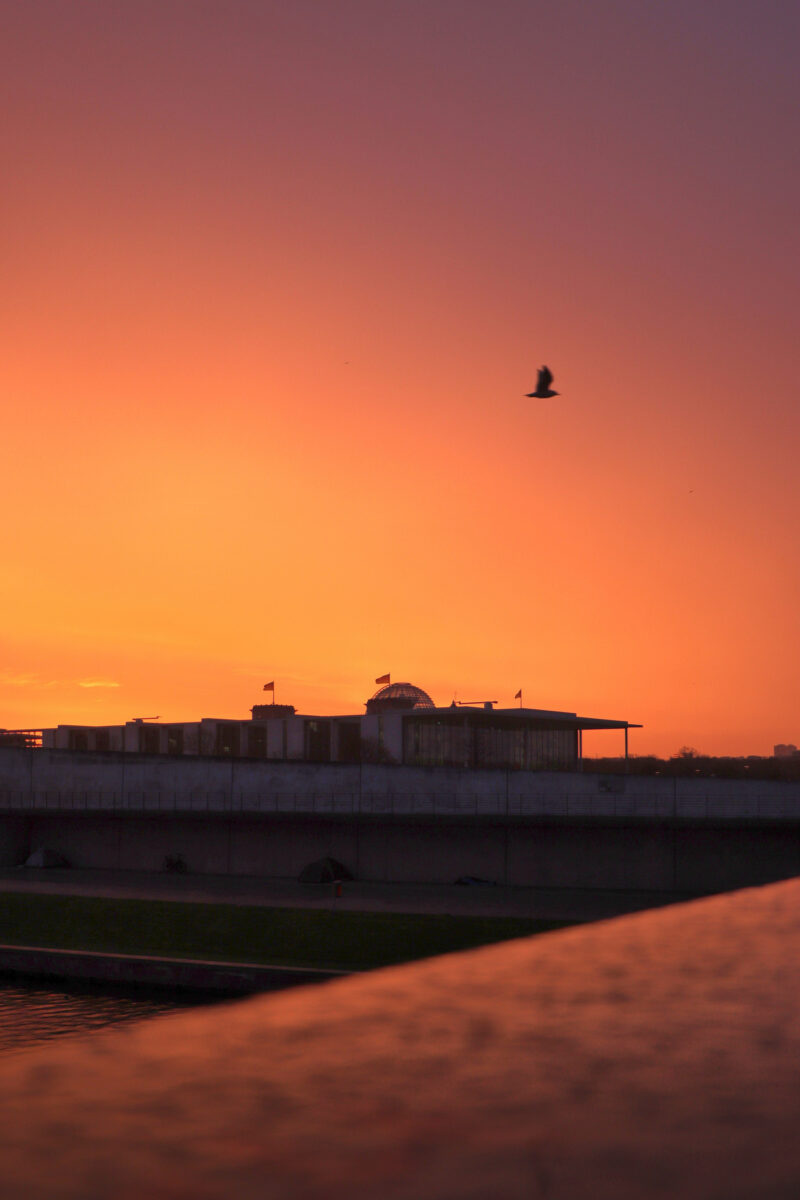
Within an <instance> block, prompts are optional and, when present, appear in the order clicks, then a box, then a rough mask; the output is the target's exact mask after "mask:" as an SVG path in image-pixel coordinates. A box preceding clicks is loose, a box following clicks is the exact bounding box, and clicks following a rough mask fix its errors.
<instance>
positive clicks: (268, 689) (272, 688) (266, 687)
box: [262, 679, 275, 693]
mask: <svg viewBox="0 0 800 1200" xmlns="http://www.w3.org/2000/svg"><path fill="white" fill-rule="evenodd" d="M262 690H263V691H265V692H273V693H274V691H275V680H274V679H273V681H272V683H265V684H264V687H263V689H262Z"/></svg>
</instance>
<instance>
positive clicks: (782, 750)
mask: <svg viewBox="0 0 800 1200" xmlns="http://www.w3.org/2000/svg"><path fill="white" fill-rule="evenodd" d="M773 754H774V757H775V758H795V757H796V756H800V750H798V749H797V746H794V745H793V744H792V743H791V742H786V743H784V742H778V745H777V746H775V748H774V750H773Z"/></svg>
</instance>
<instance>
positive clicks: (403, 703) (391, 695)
mask: <svg viewBox="0 0 800 1200" xmlns="http://www.w3.org/2000/svg"><path fill="white" fill-rule="evenodd" d="M435 707H436V705H435V704H434V703H433V701H432V700H431V698H430V696H429V695H428V693H427V692H423V690H422V688H418V687H416V686H415V685H414V684H413V683H387V685H386V687H382V688H378V691H377V692H376V693H375V695H374V696H372V697H371V698H370V699H369V700H368V701H367V712H368V713H378V712H391V711H393V710H400V709H406V710H407V709H409V708H435Z"/></svg>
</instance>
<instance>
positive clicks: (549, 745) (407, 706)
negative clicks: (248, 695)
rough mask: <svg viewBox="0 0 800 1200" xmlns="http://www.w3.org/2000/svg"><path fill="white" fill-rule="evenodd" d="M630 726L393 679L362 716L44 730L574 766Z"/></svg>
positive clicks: (285, 707)
mask: <svg viewBox="0 0 800 1200" xmlns="http://www.w3.org/2000/svg"><path fill="white" fill-rule="evenodd" d="M631 728H640V726H637V725H632V723H631V722H629V721H617V720H608V719H605V718H600V717H580V716H578V715H577V713H574V712H559V711H554V710H550V709H540V708H521V707H520V708H497V707H495V703H494V702H493V701H486V702H484V703H481V704H479V705H477V706H474V705H470V704H457V703H456V702H455V701H454V702H453V703H452V704H451V705H448V706H447V707H444V708H440V707H437V705H435V704H434V702H433V701H432V700H431V698H430V696H429V695H428V693H427V692H425V691H423V690H422V688H419V687H416V686H415V685H414V684H410V683H392V684H388V685H387V686H385V687H382V688H380V689H379V691H377V692H376V693H375V695H374V696H372V698H371V699H370V700H368V701H367V703H366V711H365V712H364V713H363V714H355V715H347V716H318V715H309V714H302V713H297V712H296V711H295V709H294V707H293V706H292V705H290V704H258V705H255V706H254V707H253V708H252V710H251V717H250V719H249V720H231V719H230V718H219V717H204V718H202V719H201V720H200V721H187V722H170V723H163V724H162V723H159V722H158V721H146V720H143V719H137V720H133V721H128V722H126V723H125V724H124V725H100V726H92V725H58V726H57V727H56V728H54V729H45V730H43V731H42V745H43V747H44V748H46V749H53V750H86V751H91V752H93V753H103V752H104V751H115V752H120V751H122V752H124V753H130V754H171V755H204V756H213V757H228V758H252V759H274V760H289V761H295V762H315V763H327V762H339V763H360V762H366V763H385V764H392V763H395V764H403V765H406V766H419V767H434V766H443V767H502V768H505V769H508V768H516V769H519V770H537V769H538V770H546V769H547V770H553V769H563V770H574V769H575V767H576V765H577V763H578V762H579V760H580V759H581V757H582V742H583V736H582V735H583V731H584V730H599V729H617V730H622V731H624V737H625V755H626V756H627V753H628V730H629V729H631Z"/></svg>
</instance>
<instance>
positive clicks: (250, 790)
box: [0, 747, 800, 891]
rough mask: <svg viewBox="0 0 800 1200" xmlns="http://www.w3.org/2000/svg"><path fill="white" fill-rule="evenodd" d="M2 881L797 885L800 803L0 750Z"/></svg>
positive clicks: (507, 777) (776, 792) (412, 773)
mask: <svg viewBox="0 0 800 1200" xmlns="http://www.w3.org/2000/svg"><path fill="white" fill-rule="evenodd" d="M0 814H1V815H0V866H12V865H15V864H17V863H19V862H20V861H23V860H24V858H25V857H26V856H27V854H28V853H29V852H30V851H31V850H33V849H35V848H36V847H37V846H39V845H46V846H48V847H50V848H51V849H53V850H57V851H59V852H60V853H62V854H63V855H64V856H65V857H66V858H67V859H69V861H70V862H71V863H72V864H73V865H74V866H76V867H97V868H102V867H113V868H118V869H121V870H160V869H161V868H162V867H163V863H164V859H165V857H166V856H167V855H177V854H180V855H182V857H183V858H184V859H185V861H186V863H187V865H188V867H189V869H190V870H191V871H195V872H198V873H211V874H226V873H231V874H246V875H265V876H274V877H285V878H293V877H296V876H297V874H298V873H299V872H300V870H301V869H302V868H303V867H304V866H305V865H306V864H307V863H308V862H309V861H311V860H312V859H314V858H318V857H320V856H322V855H325V854H329V855H331V856H332V857H334V858H337V859H340V860H341V861H342V862H343V863H345V864H346V865H347V866H348V867H349V868H350V869H351V870H352V871H353V873H354V874H355V875H356V877H357V878H360V879H364V880H374V881H388V882H403V881H407V882H432V883H434V882H435V883H449V882H452V881H453V880H455V879H456V878H458V877H459V876H460V875H477V876H480V877H482V878H485V879H492V880H496V881H497V882H499V883H506V884H511V885H518V886H529V887H532V886H538V887H577V888H580V887H586V888H610V889H645V890H650V889H653V890H665V891H669V890H677V891H714V890H723V889H725V888H732V887H738V886H744V885H747V884H757V883H763V882H768V881H770V880H775V879H781V878H786V877H789V876H792V875H796V874H800V789H798V787H797V786H796V785H792V784H782V783H762V782H750V781H738V780H732V781H725V780H672V779H669V780H668V779H661V778H647V777H637V776H628V777H609V776H593V775H588V774H586V775H582V774H577V773H547V772H541V773H536V772H507V771H502V770H500V771H470V770H458V769H454V768H453V769H451V768H410V767H387V766H365V765H364V766H345V765H327V764H326V765H319V766H317V765H314V764H311V763H286V762H269V761H267V762H259V761H253V760H250V761H248V760H236V759H214V758H204V759H196V758H170V757H167V756H152V757H148V756H143V755H135V756H131V757H126V756H123V755H115V754H108V755H92V754H85V753H69V752H63V751H59V752H49V751H44V750H34V751H26V750H21V749H17V748H13V747H8V748H0Z"/></svg>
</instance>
